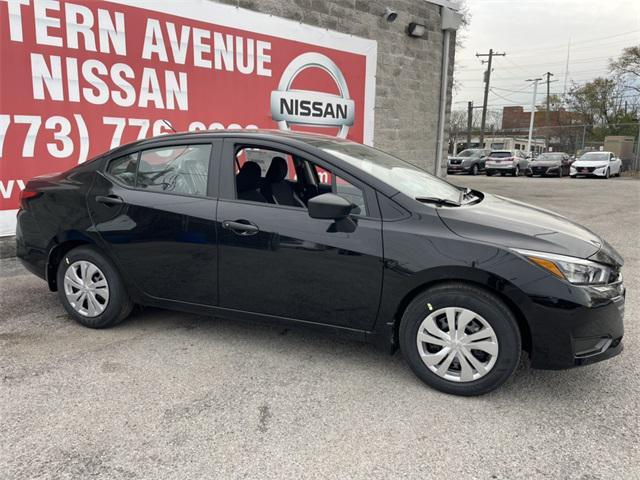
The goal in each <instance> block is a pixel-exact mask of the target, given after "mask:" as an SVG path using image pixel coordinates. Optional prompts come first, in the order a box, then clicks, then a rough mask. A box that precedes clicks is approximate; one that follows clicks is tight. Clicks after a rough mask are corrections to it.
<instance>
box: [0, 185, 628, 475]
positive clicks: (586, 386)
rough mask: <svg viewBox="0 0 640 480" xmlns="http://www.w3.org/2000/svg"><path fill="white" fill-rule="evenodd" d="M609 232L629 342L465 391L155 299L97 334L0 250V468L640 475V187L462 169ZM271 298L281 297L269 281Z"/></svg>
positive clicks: (382, 360) (395, 361)
mask: <svg viewBox="0 0 640 480" xmlns="http://www.w3.org/2000/svg"><path fill="white" fill-rule="evenodd" d="M450 179H451V180H452V181H453V182H454V183H457V184H459V185H466V186H469V187H472V188H475V189H479V190H484V191H488V192H492V193H496V194H500V195H505V196H509V197H513V198H516V199H519V200H522V201H525V202H528V203H533V204H537V205H540V206H544V207H546V208H549V209H551V210H555V211H557V212H559V213H561V214H564V215H566V216H568V217H569V218H571V219H574V220H576V221H578V222H580V223H582V224H584V225H586V226H587V227H589V228H591V229H592V230H594V231H595V232H596V233H598V234H601V235H602V236H603V237H604V238H606V239H607V240H608V241H609V242H610V243H611V244H612V245H613V246H615V247H616V248H617V249H618V250H619V251H620V253H621V254H622V255H623V257H624V258H625V260H626V264H625V267H624V270H623V274H624V276H625V278H626V285H627V288H628V297H627V308H626V317H625V320H626V333H625V340H624V342H625V351H624V352H623V353H622V355H620V356H618V357H616V358H614V359H612V360H610V361H608V362H603V363H599V364H596V365H592V366H589V367H585V368H581V369H574V370H569V371H537V370H530V369H529V368H528V367H527V364H526V361H523V362H522V365H521V367H520V368H519V369H518V370H517V371H516V373H515V375H514V376H513V377H512V378H511V380H510V381H509V382H508V383H507V384H506V385H504V386H503V387H502V388H501V389H499V390H498V391H496V392H493V393H491V394H489V395H486V396H483V397H479V398H460V397H454V396H449V395H445V394H442V393H439V392H436V391H434V390H431V389H429V388H428V387H426V386H425V385H424V384H422V383H421V382H420V381H419V380H418V379H417V378H416V377H415V376H414V375H413V374H412V373H411V371H410V370H409V368H408V366H407V365H406V364H405V362H404V360H403V359H402V356H401V355H400V354H399V353H396V354H395V355H394V356H392V357H390V356H388V355H386V354H384V353H381V352H379V351H377V350H376V349H374V348H373V347H372V346H369V345H364V344H359V343H353V342H348V341H344V340H340V339H337V338H334V337H330V336H319V335H318V334H316V333H313V332H309V331H297V330H281V329H277V328H270V327H268V326H262V325H255V324H248V323H238V322H232V321H228V320H225V319H222V318H208V317H201V316H194V315H189V314H182V313H175V312H167V311H161V310H154V309H147V310H144V311H140V312H138V313H136V314H134V315H133V316H132V317H131V318H130V319H129V320H128V321H127V322H125V323H123V324H121V325H119V326H118V327H116V328H113V329H110V330H104V331H96V330H89V329H86V328H83V327H81V326H79V325H78V324H76V323H75V322H73V321H72V320H71V319H70V318H69V317H68V315H67V314H66V313H65V311H64V310H63V308H62V306H61V305H60V304H59V302H58V300H57V297H56V295H55V294H53V293H51V292H49V291H48V290H47V288H46V285H45V283H44V282H43V281H41V280H39V279H37V278H36V277H34V276H33V275H31V274H28V273H27V272H26V271H25V270H24V269H23V268H22V267H21V266H20V265H19V264H18V263H17V261H16V260H15V259H12V258H10V259H4V260H0V292H1V294H0V301H1V305H0V308H1V310H0V311H1V312H2V313H1V315H0V421H1V428H0V445H1V448H0V477H1V478H7V479H12V480H13V479H15V480H17V479H32V478H56V479H58V478H61V479H64V478H82V479H85V478H105V479H120V478H126V479H136V478H145V479H159V478H185V479H186V478H219V479H228V478H335V479H346V478H367V479H368V478H423V479H429V478H444V479H449V478H464V479H466V478H478V479H514V478H527V479H530V478H536V479H537V478H548V479H583V480H587V479H589V480H595V479H612V478H623V479H636V478H640V448H639V445H640V413H639V412H640V341H639V339H638V335H639V334H640V327H639V326H638V319H637V317H638V313H639V312H640V294H639V293H638V292H639V283H640V249H639V247H638V242H639V239H640V181H638V180H634V179H627V178H621V179H611V180H608V181H605V180H590V179H584V180H582V179H579V180H578V179H569V178H563V179H555V178H549V179H538V178H533V179H530V178H525V177H519V178H508V177H505V178H503V177H491V178H487V177H484V176H478V177H470V176H455V177H450ZM274 294H277V293H275V292H274Z"/></svg>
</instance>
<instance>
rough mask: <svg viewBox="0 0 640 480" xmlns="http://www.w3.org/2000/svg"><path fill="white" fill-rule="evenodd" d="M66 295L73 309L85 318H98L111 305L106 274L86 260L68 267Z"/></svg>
mask: <svg viewBox="0 0 640 480" xmlns="http://www.w3.org/2000/svg"><path fill="white" fill-rule="evenodd" d="M64 293H65V296H66V298H67V301H68V302H69V304H70V305H71V307H72V308H73V309H74V310H75V311H76V312H78V313H79V314H80V315H82V316H85V317H97V316H98V315H100V314H101V313H102V312H104V310H105V308H107V304H108V303H109V284H108V283H107V279H106V277H105V276H104V273H102V270H100V269H99V268H98V267H97V266H96V265H94V264H93V263H91V262H88V261H86V260H79V261H77V262H73V263H72V264H71V265H69V267H67V270H66V272H65V273H64Z"/></svg>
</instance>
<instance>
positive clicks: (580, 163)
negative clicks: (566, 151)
mask: <svg viewBox="0 0 640 480" xmlns="http://www.w3.org/2000/svg"><path fill="white" fill-rule="evenodd" d="M608 164H609V162H608V161H607V160H576V161H575V162H573V163H572V164H571V166H572V167H599V166H602V167H604V166H606V165H608Z"/></svg>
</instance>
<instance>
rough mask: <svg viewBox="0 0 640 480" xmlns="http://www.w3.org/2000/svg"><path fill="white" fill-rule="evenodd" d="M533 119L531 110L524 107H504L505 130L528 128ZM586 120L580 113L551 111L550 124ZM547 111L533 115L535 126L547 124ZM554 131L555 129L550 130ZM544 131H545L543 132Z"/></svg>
mask: <svg viewBox="0 0 640 480" xmlns="http://www.w3.org/2000/svg"><path fill="white" fill-rule="evenodd" d="M530 121H531V110H528V111H525V110H524V108H522V107H504V108H503V109H502V128H503V130H528V129H529V122H530ZM584 122H586V119H585V118H584V117H583V116H582V115H581V114H579V113H576V112H568V111H566V110H553V111H551V110H550V111H549V125H550V126H551V127H557V126H558V125H572V124H581V123H584ZM546 125H547V123H546V112H545V111H544V110H541V111H536V113H535V114H534V117H533V126H534V127H535V128H540V127H544V126H546ZM549 131H550V132H551V133H553V130H552V129H550V130H549ZM542 133H544V132H542Z"/></svg>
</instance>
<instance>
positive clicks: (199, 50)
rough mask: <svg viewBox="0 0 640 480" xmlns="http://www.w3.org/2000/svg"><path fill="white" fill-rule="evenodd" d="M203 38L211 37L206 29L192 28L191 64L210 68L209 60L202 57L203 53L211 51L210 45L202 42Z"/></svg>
mask: <svg viewBox="0 0 640 480" xmlns="http://www.w3.org/2000/svg"><path fill="white" fill-rule="evenodd" d="M205 38H206V39H209V38H211V33H210V32H209V31H208V30H203V29H201V28H194V29H193V64H194V65H195V66H196V67H204V68H211V60H207V59H205V58H203V57H202V55H203V54H204V53H211V45H209V44H204V43H202V40H203V39H205Z"/></svg>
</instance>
